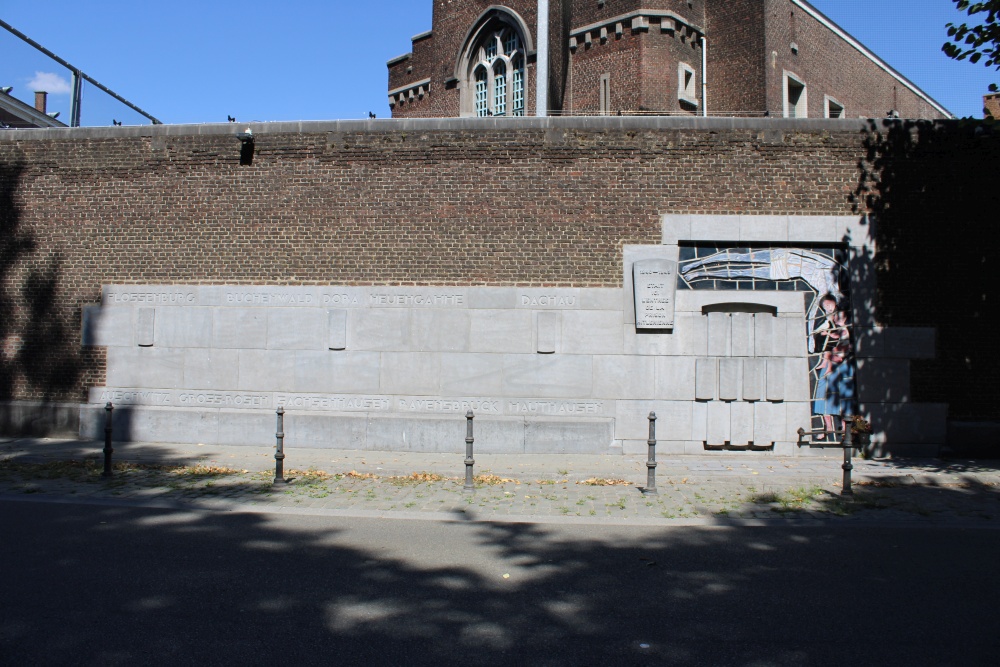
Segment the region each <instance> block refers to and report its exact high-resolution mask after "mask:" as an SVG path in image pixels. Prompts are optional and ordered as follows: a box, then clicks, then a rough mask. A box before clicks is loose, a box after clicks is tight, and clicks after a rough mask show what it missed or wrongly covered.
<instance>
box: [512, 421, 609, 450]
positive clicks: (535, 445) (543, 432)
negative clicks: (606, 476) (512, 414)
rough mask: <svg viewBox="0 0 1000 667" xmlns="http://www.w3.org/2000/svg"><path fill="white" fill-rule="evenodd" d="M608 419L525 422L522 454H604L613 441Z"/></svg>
mask: <svg viewBox="0 0 1000 667" xmlns="http://www.w3.org/2000/svg"><path fill="white" fill-rule="evenodd" d="M613 431H614V424H613V423H612V421H611V420H610V419H575V420H573V421H566V420H557V419H545V418H536V419H528V420H525V423H524V451H525V453H526V454H543V453H555V454H607V453H608V451H609V450H610V449H611V443H612V441H613V440H614V434H613Z"/></svg>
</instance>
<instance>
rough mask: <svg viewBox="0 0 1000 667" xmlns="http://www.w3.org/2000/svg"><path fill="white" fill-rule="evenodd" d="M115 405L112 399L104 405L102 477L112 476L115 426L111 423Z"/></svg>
mask: <svg viewBox="0 0 1000 667" xmlns="http://www.w3.org/2000/svg"><path fill="white" fill-rule="evenodd" d="M114 409H115V406H113V405H111V401H108V404H107V405H105V406H104V472H102V473H101V477H111V475H112V472H111V454H113V453H114V451H115V450H114V448H113V447H111V435H112V430H113V427H112V425H111V422H112V416H113V414H114Z"/></svg>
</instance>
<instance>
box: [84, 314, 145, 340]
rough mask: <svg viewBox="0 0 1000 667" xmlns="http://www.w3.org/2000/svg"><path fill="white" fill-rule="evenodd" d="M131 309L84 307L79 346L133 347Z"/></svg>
mask: <svg viewBox="0 0 1000 667" xmlns="http://www.w3.org/2000/svg"><path fill="white" fill-rule="evenodd" d="M134 312H135V311H134V309H132V308H114V307H109V306H103V307H102V306H85V307H84V308H83V323H82V324H83V332H82V335H81V339H80V344H81V345H84V346H87V345H99V346H102V347H111V346H115V347H131V346H132V345H135V344H136V342H135V337H134V335H133V331H132V317H133V315H134Z"/></svg>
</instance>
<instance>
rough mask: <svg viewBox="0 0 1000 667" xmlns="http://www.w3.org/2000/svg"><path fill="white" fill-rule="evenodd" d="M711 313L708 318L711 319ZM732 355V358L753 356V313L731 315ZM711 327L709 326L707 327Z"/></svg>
mask: <svg viewBox="0 0 1000 667" xmlns="http://www.w3.org/2000/svg"><path fill="white" fill-rule="evenodd" d="M711 315H712V314H711V313H710V314H709V317H710V318H711ZM731 319H732V323H733V338H732V343H731V345H732V354H733V356H734V357H752V356H753V355H754V327H753V313H733V314H732V318H731ZM709 326H711V325H709Z"/></svg>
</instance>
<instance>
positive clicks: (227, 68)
mask: <svg viewBox="0 0 1000 667" xmlns="http://www.w3.org/2000/svg"><path fill="white" fill-rule="evenodd" d="M812 4H813V5H814V6H816V7H817V8H818V9H819V10H820V11H822V12H824V13H825V14H826V15H827V16H829V17H830V18H831V19H833V20H834V21H835V22H837V23H838V24H839V25H840V26H841V27H843V28H844V29H845V30H847V31H848V32H849V33H851V34H852V35H854V37H855V38H857V39H858V40H860V41H861V42H862V43H863V44H865V45H866V46H868V47H869V48H870V49H871V50H873V51H874V52H875V53H876V54H878V55H879V56H881V57H882V58H883V59H884V60H886V62H888V63H889V64H890V65H892V66H893V67H895V68H896V69H898V70H899V71H900V72H902V73H903V74H904V75H905V76H906V77H908V78H909V79H910V80H911V81H913V82H914V83H916V84H917V85H918V86H920V87H921V88H922V89H923V90H924V91H925V92H927V93H928V94H929V95H931V97H933V98H934V99H936V100H937V101H938V102H939V103H941V104H942V105H944V106H945V107H946V108H947V109H949V110H950V111H951V112H952V113H954V114H956V115H958V116H976V117H981V116H982V95H983V94H984V93H986V92H987V86H988V85H989V84H990V83H991V82H993V81H1000V73H997V72H996V71H993V70H990V69H987V68H986V67H983V66H982V65H970V64H968V63H958V62H955V61H952V60H950V59H949V58H947V57H946V56H945V55H944V54H943V53H941V44H942V42H943V41H944V40H945V39H946V32H945V24H946V23H947V22H948V21H959V22H960V21H961V19H962V15H961V14H959V12H958V11H956V10H955V8H954V3H953V2H951V0H812ZM0 18H3V20H4V21H6V22H7V23H10V24H11V25H13V26H14V27H15V28H17V29H18V30H20V31H21V32H24V33H25V34H27V35H28V36H29V37H31V38H32V39H34V40H36V41H37V42H39V43H41V44H42V45H44V46H45V47H47V48H48V49H50V50H51V51H53V52H55V53H56V54H57V55H59V56H60V57H62V58H63V59H64V60H67V61H68V62H70V63H72V64H73V65H75V66H76V67H78V68H80V69H81V70H83V71H84V72H86V73H87V74H89V75H90V76H92V77H93V78H95V79H97V80H98V81H100V82H101V83H102V84H104V85H105V86H107V87H109V88H111V89H112V90H114V91H115V92H117V93H119V94H120V95H122V96H123V97H125V98H127V99H129V100H130V101H132V102H133V103H135V104H136V105H138V106H139V107H141V108H143V109H144V110H146V111H147V112H149V113H151V114H152V115H154V116H156V117H157V118H159V119H160V120H161V121H163V122H165V123H203V122H224V121H225V120H226V117H227V116H228V115H232V116H235V117H236V118H237V119H238V120H239V121H252V120H258V121H275V120H326V119H337V118H366V117H367V115H368V112H369V111H372V112H374V113H376V114H378V116H379V117H380V118H382V117H388V116H389V108H388V105H387V103H386V95H385V93H386V90H387V70H386V66H385V61H386V60H388V59H389V58H392V57H394V56H397V55H400V54H402V53H405V52H406V51H408V50H409V46H410V37H411V36H412V35H415V34H417V33H420V32H423V31H425V30H428V29H429V28H430V27H431V0H369V1H368V2H364V3H361V2H349V1H347V0H324V1H322V2H314V1H312V0H290V1H289V2H285V3H280V4H275V3H274V2H259V1H258V0H242V1H241V2H216V1H214V0H201V1H200V2H194V1H192V0H174V1H173V2H170V3H150V2H145V3H137V2H135V1H134V0H128V1H125V0H95V1H93V2H80V0H74V1H73V2H70V1H67V0H45V1H44V2H36V3H27V2H24V1H23V0H0ZM39 77H41V80H39ZM60 80H61V81H63V82H64V83H63V84H62V85H60V83H59V81H60ZM68 80H69V75H68V73H67V72H66V70H64V69H63V68H61V67H60V66H58V65H57V64H55V63H53V62H52V61H50V60H48V59H47V58H45V57H44V56H42V55H41V54H38V53H37V52H35V51H34V50H33V49H31V48H30V47H28V46H27V45H24V44H22V43H21V42H20V41H19V40H17V39H16V38H14V37H13V36H12V35H10V34H9V33H7V32H6V31H4V30H0V86H14V91H13V94H14V95H15V96H17V97H19V98H20V99H22V100H25V101H28V102H29V103H31V102H32V101H33V99H34V95H33V90H34V88H33V84H44V85H46V86H47V87H49V89H50V92H51V95H50V98H49V111H61V112H62V116H61V117H60V118H61V120H66V119H67V117H68V115H69V94H68V89H67V85H66V82H68ZM113 118H115V119H118V120H122V121H124V122H125V124H136V123H144V122H147V121H145V119H143V118H142V117H141V116H140V115H138V114H136V113H134V112H132V111H130V110H128V109H127V108H125V107H123V106H122V105H120V104H119V103H118V102H116V101H114V100H112V99H111V98H109V97H108V96H107V95H105V94H104V93H103V92H101V91H100V90H98V89H96V88H94V87H92V86H89V85H87V86H86V87H85V89H84V102H83V119H82V120H83V124H84V125H110V124H111V120H112V119H113Z"/></svg>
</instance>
